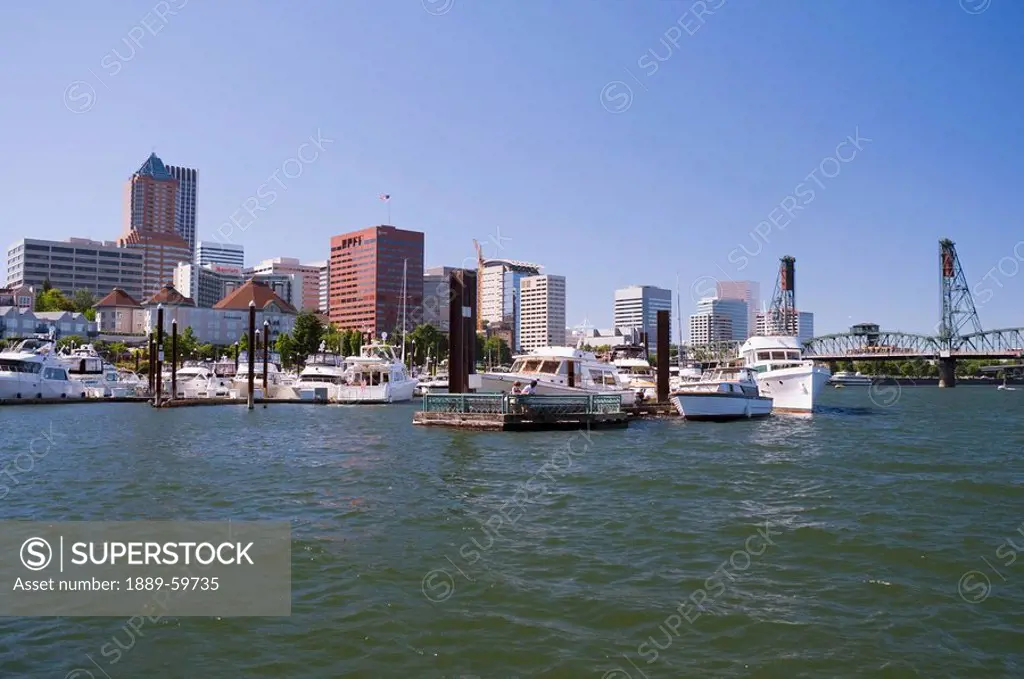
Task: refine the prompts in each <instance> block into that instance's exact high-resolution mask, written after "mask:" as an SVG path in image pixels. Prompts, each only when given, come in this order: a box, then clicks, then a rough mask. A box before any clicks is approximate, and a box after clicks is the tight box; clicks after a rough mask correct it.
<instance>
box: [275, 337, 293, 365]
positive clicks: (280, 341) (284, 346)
mask: <svg viewBox="0 0 1024 679" xmlns="http://www.w3.org/2000/svg"><path fill="white" fill-rule="evenodd" d="M274 351H276V352H277V353H279V354H281V363H283V364H284V366H283V367H288V366H291V365H292V364H293V363H294V362H295V359H296V356H295V340H293V339H292V336H291V335H289V334H288V333H286V332H283V333H281V334H280V335H278V336H277V341H276V342H275V343H274Z"/></svg>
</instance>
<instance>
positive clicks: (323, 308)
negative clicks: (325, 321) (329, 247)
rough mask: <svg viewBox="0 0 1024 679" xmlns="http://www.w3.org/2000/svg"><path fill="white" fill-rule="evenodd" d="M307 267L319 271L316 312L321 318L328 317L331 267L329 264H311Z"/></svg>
mask: <svg viewBox="0 0 1024 679" xmlns="http://www.w3.org/2000/svg"><path fill="white" fill-rule="evenodd" d="M306 266H311V267H316V270H317V302H316V311H317V313H318V314H320V315H321V316H326V315H327V310H328V309H329V308H330V290H331V266H330V264H328V263H327V262H310V263H309V264H307V265H306Z"/></svg>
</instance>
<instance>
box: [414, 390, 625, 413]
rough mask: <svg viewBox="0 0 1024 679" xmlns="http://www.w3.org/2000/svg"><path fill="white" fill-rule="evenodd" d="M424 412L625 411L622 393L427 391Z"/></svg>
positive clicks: (424, 398)
mask: <svg viewBox="0 0 1024 679" xmlns="http://www.w3.org/2000/svg"><path fill="white" fill-rule="evenodd" d="M423 412H427V413H457V414H475V415H484V414H489V415H600V414H608V413H620V412H622V396H620V395H619V394H581V395H579V396H575V395H574V396H541V395H530V396H520V395H512V394H501V393H495V394H424V396H423Z"/></svg>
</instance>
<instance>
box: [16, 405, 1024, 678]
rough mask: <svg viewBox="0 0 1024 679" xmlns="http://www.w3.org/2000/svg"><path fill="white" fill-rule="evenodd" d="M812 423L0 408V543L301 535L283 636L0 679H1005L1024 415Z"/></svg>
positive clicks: (991, 411)
mask: <svg viewBox="0 0 1024 679" xmlns="http://www.w3.org/2000/svg"><path fill="white" fill-rule="evenodd" d="M824 401H825V403H824V407H823V410H822V412H820V413H817V414H815V415H814V416H813V417H811V418H796V417H774V418H769V419H767V420H763V421H754V422H737V423H727V424H714V423H684V422H681V421H677V420H657V421H637V422H633V423H631V425H630V427H629V429H627V430H615V431H600V432H592V433H589V434H588V433H586V432H559V433H539V432H538V433H474V432H461V431H453V430H442V429H421V428H414V427H413V426H412V424H411V419H412V413H413V410H414V409H415V408H414V406H391V407H322V406H319V407H318V406H299V405H276V406H274V405H272V406H270V407H268V408H265V409H264V408H257V409H256V410H254V411H252V412H248V411H246V410H245V409H244V407H239V406H224V407H201V408H182V409H175V410H164V411H155V410H153V409H151V408H149V407H147V406H144V405H136V404H102V405H66V406H25V407H8V408H3V409H0V464H2V465H5V468H6V469H7V470H8V471H9V472H10V474H9V475H5V476H4V477H3V479H0V480H2V481H3V482H5V483H6V487H7V492H6V494H5V496H4V497H3V499H2V500H0V518H4V519H10V518H15V519H33V520H53V521H58V520H61V521H72V520H133V519H188V520H227V519H233V520H256V519H262V520H267V519H272V520H287V521H290V522H291V524H292V535H293V565H292V593H293V603H292V615H291V616H290V617H284V618H164V619H161V620H158V621H156V622H152V623H150V622H146V623H145V624H143V625H142V626H138V624H137V623H136V627H137V628H136V629H133V628H132V627H131V626H129V625H127V620H126V619H122V618H0V640H2V642H0V676H2V677H30V678H32V679H36V678H45V677H53V678H65V679H103V678H104V677H110V678H111V679H127V678H134V677H182V678H184V677H189V678H193V677H204V678H205V677H213V678H219V677H289V678H307V677H308V678H311V679H312V678H325V679H326V678H336V677H367V678H371V677H372V678H378V677H409V678H419V677H424V678H442V677H448V678H463V679H468V678H479V679H506V678H511V677H523V678H525V677H552V678H560V677H568V678H573V677H589V678H592V679H643V678H644V677H646V678H648V679H657V678H665V679H668V678H679V677H687V678H688V677H693V678H698V677H700V678H704V677H779V678H790V677H822V678H829V679H835V678H845V677H893V678H896V677H928V678H929V679H933V678H935V677H961V678H962V677H1021V676H1024V492H1022V488H1021V484H1022V482H1024V419H1022V415H1024V390H1022V391H1017V392H1006V391H997V390H996V389H995V388H980V387H975V388H959V389H950V390H940V389H936V388H925V387H922V388H903V389H902V390H899V389H898V388H896V387H891V388H889V390H888V391H884V390H878V389H876V390H874V391H873V392H871V393H869V391H868V390H867V389H863V388H861V389H857V388H848V389H845V390H828V392H827V393H826V394H825V397H824ZM41 437H42V438H41ZM30 448H31V449H32V450H33V451H35V453H36V455H35V456H27V457H26V456H25V455H24V453H25V452H27V451H29V449H30ZM19 456H20V457H19ZM17 460H21V461H20V462H16V461H17ZM12 475H13V477H14V478H13V479H12V478H11V476H12ZM0 494H3V490H0ZM1018 552H1021V553H1018ZM113 647H116V648H117V649H118V650H119V651H120V652H119V653H118V654H117V655H116V660H115V658H114V654H112V653H107V654H104V653H102V652H101V649H107V650H108V651H109V649H111V648H113Z"/></svg>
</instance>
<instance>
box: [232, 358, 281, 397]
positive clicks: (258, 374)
mask: <svg viewBox="0 0 1024 679" xmlns="http://www.w3.org/2000/svg"><path fill="white" fill-rule="evenodd" d="M242 358H243V360H241V361H239V363H238V372H236V373H235V374H234V376H233V377H232V378H231V389H232V391H235V392H237V394H238V395H239V396H240V397H242V398H245V397H246V396H248V395H249V361H248V360H247V359H245V356H244V355H243V357H242ZM253 371H254V372H255V376H254V382H253V384H254V385H255V388H256V389H263V358H262V357H257V358H256V362H255V364H254V365H253ZM292 387H293V383H292V382H291V380H289V379H287V377H286V375H285V374H284V373H283V372H281V368H280V366H279V365H278V364H277V363H276V362H274V361H273V360H270V361H268V362H267V393H266V394H264V395H263V396H264V398H295V392H294V390H293V388H292Z"/></svg>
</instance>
